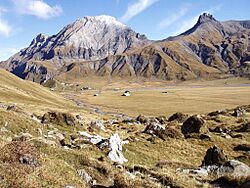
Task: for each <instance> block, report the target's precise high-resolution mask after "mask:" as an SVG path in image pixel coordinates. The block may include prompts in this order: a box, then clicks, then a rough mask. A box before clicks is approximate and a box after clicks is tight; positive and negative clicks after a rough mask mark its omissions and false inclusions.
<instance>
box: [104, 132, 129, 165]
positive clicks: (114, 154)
mask: <svg viewBox="0 0 250 188" xmlns="http://www.w3.org/2000/svg"><path fill="white" fill-rule="evenodd" d="M126 143H128V141H122V140H121V138H120V136H119V135H118V134H117V133H115V134H114V135H112V136H111V137H110V138H109V154H108V157H109V158H110V159H111V160H112V161H114V162H116V163H118V164H123V163H125V162H127V161H128V160H127V159H126V158H125V157H124V156H123V154H122V145H123V144H126Z"/></svg>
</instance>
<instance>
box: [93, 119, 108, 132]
mask: <svg viewBox="0 0 250 188" xmlns="http://www.w3.org/2000/svg"><path fill="white" fill-rule="evenodd" d="M90 126H91V127H92V128H95V129H97V130H102V131H105V126H104V124H103V122H102V121H100V120H96V121H91V123H90Z"/></svg>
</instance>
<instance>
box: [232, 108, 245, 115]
mask: <svg viewBox="0 0 250 188" xmlns="http://www.w3.org/2000/svg"><path fill="white" fill-rule="evenodd" d="M244 115H246V111H245V110H244V109H243V108H241V107H238V108H235V109H234V112H233V114H232V116H235V117H241V116H244Z"/></svg>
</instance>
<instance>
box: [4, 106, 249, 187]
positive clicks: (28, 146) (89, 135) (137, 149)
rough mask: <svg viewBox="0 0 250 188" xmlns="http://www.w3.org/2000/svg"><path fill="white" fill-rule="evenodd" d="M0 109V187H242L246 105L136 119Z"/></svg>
mask: <svg viewBox="0 0 250 188" xmlns="http://www.w3.org/2000/svg"><path fill="white" fill-rule="evenodd" d="M0 107H1V108H0V135H1V136H0V148H1V153H0V187H13V188H19V187H20V188H21V187H27V188H29V187H32V188H33V187H35V188H37V187H65V188H66V187H67V188H73V187H74V188H78V187H79V188H80V187H214V186H219V187H223V186H227V187H237V186H238V187H239V186H242V187H248V185H249V177H250V169H249V166H248V165H250V159H249V158H250V156H249V151H250V144H249V142H250V106H249V105H248V106H241V107H238V108H234V109H228V110H227V109H225V110H221V111H214V112H211V113H207V114H198V115H197V114H183V113H175V114H173V115H171V116H168V117H167V116H156V117H148V116H144V115H140V116H138V117H137V118H129V117H127V116H112V115H109V116H108V115H103V116H100V115H98V116H97V115H96V116H86V117H85V113H83V112H81V111H79V113H77V111H76V110H75V111H72V112H70V113H69V112H63V111H55V110H44V111H39V113H36V114H34V113H32V112H31V111H30V110H27V109H26V108H23V107H20V106H18V105H9V104H5V103H0ZM209 148H210V149H209ZM247 182H248V184H247Z"/></svg>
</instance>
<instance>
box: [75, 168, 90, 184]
mask: <svg viewBox="0 0 250 188" xmlns="http://www.w3.org/2000/svg"><path fill="white" fill-rule="evenodd" d="M77 173H78V174H79V176H80V177H81V178H82V179H83V180H84V181H85V182H86V183H88V184H92V182H93V179H92V177H91V176H90V175H89V174H88V173H87V172H86V171H85V170H84V169H80V170H77Z"/></svg>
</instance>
